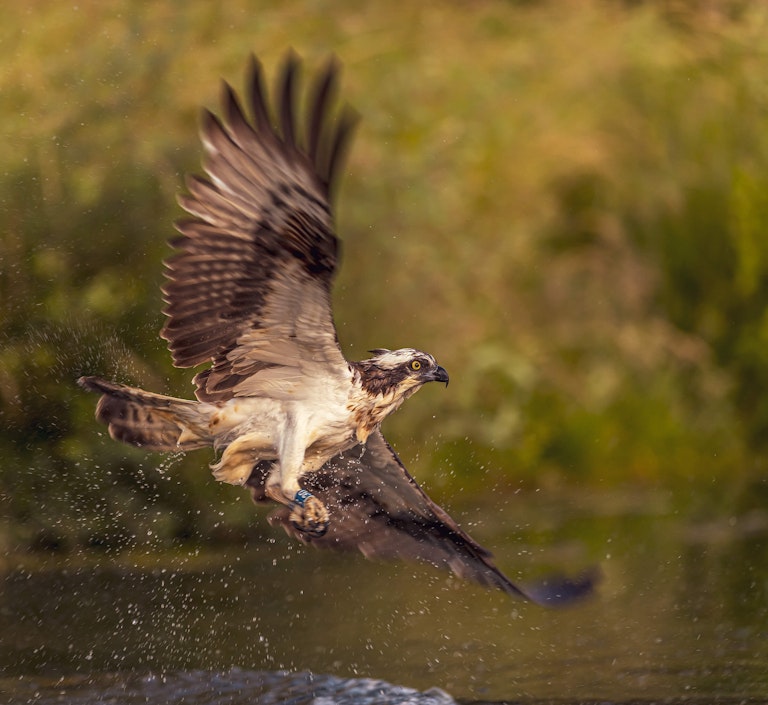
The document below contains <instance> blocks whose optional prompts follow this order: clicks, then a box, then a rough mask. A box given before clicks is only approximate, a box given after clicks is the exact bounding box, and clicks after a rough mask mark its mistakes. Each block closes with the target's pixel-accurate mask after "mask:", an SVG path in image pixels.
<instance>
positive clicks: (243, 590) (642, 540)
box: [0, 493, 768, 705]
mask: <svg viewBox="0 0 768 705" xmlns="http://www.w3.org/2000/svg"><path fill="white" fill-rule="evenodd" d="M491 516H493V517H494V518H495V519H496V521H495V522H494V523H493V525H491V524H490V522H489V517H491ZM462 519H463V523H464V524H465V525H467V524H473V525H474V526H472V527H471V529H472V532H473V533H474V534H475V535H476V536H477V538H479V539H482V541H483V542H485V543H486V544H488V545H489V546H491V547H492V548H494V549H495V552H496V555H497V558H498V562H499V563H500V564H501V566H502V567H503V568H504V569H505V570H507V571H508V572H509V573H510V574H511V575H512V576H514V577H520V576H521V575H524V576H527V577H533V576H535V575H536V574H541V573H543V572H546V571H547V570H548V569H549V568H551V567H553V566H558V567H564V568H567V569H569V570H576V569H578V568H579V567H582V566H584V565H587V564H590V563H594V562H598V563H599V564H600V566H601V568H602V570H603V573H604V581H603V584H602V586H601V591H600V594H599V595H598V596H597V597H596V598H595V599H594V600H591V601H590V602H588V603H585V604H582V605H579V606H577V607H574V608H571V609H566V610H546V609H542V608H540V607H536V606H532V605H528V604H524V603H521V602H515V601H512V600H511V599H510V598H509V597H507V596H505V595H502V594H496V593H493V592H487V591H485V590H483V589H482V588H477V587H474V586H472V585H467V584H464V583H460V582H458V581H455V580H453V579H450V578H446V577H445V576H444V575H443V574H441V573H438V572H435V571H432V570H431V569H428V568H421V567H418V566H411V565H403V564H376V563H371V562H368V561H365V560H364V559H362V558H361V557H357V556H334V555H330V554H327V553H320V552H317V551H314V550H313V549H309V548H305V547H302V546H298V545H294V544H291V543H290V542H289V541H288V540H287V539H284V538H283V537H282V536H281V535H280V533H278V532H275V533H274V534H272V535H271V538H270V539H268V540H267V541H264V542H261V543H254V544H253V545H250V546H244V547H239V548H233V549H228V550H226V551H217V552H207V553H200V552H198V551H196V550H194V549H191V548H187V549H182V550H180V551H179V552H177V553H174V554H163V555H138V554H131V555H121V556H115V557H110V556H105V555H101V556H98V555H97V556H94V555H87V556H79V557H74V556H69V557H55V556H43V557H37V558H34V559H32V558H30V559H25V560H23V561H21V562H19V563H18V564H12V565H9V566H8V569H7V570H6V571H5V573H4V575H3V580H2V583H0V668H1V669H2V676H1V677H0V701H2V702H14V703H16V702H20V703H25V702H39V703H54V702H61V703H77V704H78V705H81V704H84V703H96V702H99V703H119V704H121V705H122V704H123V703H125V704H127V703H176V702H178V703H181V702H184V703H190V704H192V705H200V704H202V703H245V702H249V703H253V702H259V703H296V704H300V703H315V705H330V703H347V702H356V703H390V702H391V703H425V704H427V703H428V704H429V705H432V704H433V703H450V702H452V700H451V698H455V699H456V700H457V701H460V702H467V701H507V702H518V703H543V702H558V703H591V702H621V703H630V702H645V703H649V702H688V703H705V702H722V703H731V702H768V638H766V637H768V514H765V513H763V512H762V511H756V510H752V511H750V512H746V513H743V514H739V513H734V514H725V515H723V516H721V517H710V516H705V518H704V519H702V518H698V519H694V518H692V517H691V515H690V514H687V515H682V516H681V515H680V514H679V512H678V511H677V510H675V509H674V506H673V503H671V502H670V501H669V500H668V498H665V497H662V496H658V495H654V494H646V495H639V494H636V493H635V494H631V495H619V494H615V495H606V496H603V497H595V496H590V497H582V498H580V499H579V498H573V497H570V498H568V499H563V498H556V499H552V498H548V497H546V496H544V495H541V496H533V497H531V496H529V497H525V498H522V497H520V498H512V499H510V500H509V501H508V502H507V504H506V505H504V506H501V507H492V508H490V507H489V508H486V510H485V511H479V510H478V511H476V512H474V513H466V512H465V513H464V516H463V517H462ZM389 684H394V685H389ZM433 688H438V689H439V690H430V689H433ZM447 693H449V694H450V696H448V695H447ZM2 698H5V700H2Z"/></svg>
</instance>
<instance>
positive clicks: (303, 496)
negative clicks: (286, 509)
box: [293, 490, 312, 507]
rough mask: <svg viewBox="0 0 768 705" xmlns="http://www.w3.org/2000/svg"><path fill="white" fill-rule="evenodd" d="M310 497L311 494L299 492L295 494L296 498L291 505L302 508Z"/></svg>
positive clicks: (303, 491)
mask: <svg viewBox="0 0 768 705" xmlns="http://www.w3.org/2000/svg"><path fill="white" fill-rule="evenodd" d="M310 497H312V493H311V492H307V491H306V490H299V491H298V492H297V493H296V496H295V497H294V498H293V503H294V504H298V505H299V506H300V507H303V506H304V502H306V501H307V500H308V499H309V498H310Z"/></svg>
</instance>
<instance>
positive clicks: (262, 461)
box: [79, 53, 592, 603]
mask: <svg viewBox="0 0 768 705" xmlns="http://www.w3.org/2000/svg"><path fill="white" fill-rule="evenodd" d="M298 69H299V60H298V58H297V57H296V55H295V54H293V53H289V54H288V56H287V58H286V60H285V62H284V64H283V67H282V70H281V72H280V76H279V78H278V81H277V86H276V88H277V93H276V96H277V99H276V103H277V107H276V111H275V113H276V114H275V115H273V114H272V111H271V109H270V106H269V104H268V101H267V98H266V94H265V90H264V87H263V79H262V69H261V66H260V64H259V63H258V61H257V60H256V59H255V57H251V61H250V66H249V71H248V79H247V91H246V103H247V105H248V107H249V108H250V117H246V112H245V111H244V110H243V108H242V107H241V103H240V100H239V99H238V97H237V96H236V95H235V92H234V91H233V90H232V88H231V87H230V86H229V85H228V84H227V83H223V84H222V109H223V118H222V119H219V118H218V117H216V116H215V115H213V114H212V113H211V112H209V111H204V112H203V116H202V127H201V136H202V142H203V146H204V151H205V158H204V164H203V165H204V169H205V171H206V172H207V176H208V178H207V179H206V178H201V177H197V176H192V177H189V178H188V179H187V181H186V185H187V189H188V194H186V195H182V196H181V197H180V199H179V201H180V204H181V206H182V207H183V208H184V209H185V210H186V211H187V212H188V213H189V215H190V216H191V217H189V218H187V219H184V220H181V221H179V222H178V223H177V224H176V228H177V230H178V231H179V232H180V233H181V236H180V237H178V238H177V239H176V240H174V241H173V242H172V245H173V247H174V248H175V254H173V255H172V256H171V257H169V258H168V259H167V260H166V261H165V267H166V271H165V275H166V278H167V283H166V284H165V286H164V288H163V293H164V297H165V298H164V300H165V302H166V304H167V305H166V307H165V309H164V313H165V314H166V315H167V317H168V320H167V321H166V323H165V326H164V328H163V330H162V332H161V335H162V337H163V338H165V339H166V340H167V341H168V347H169V349H170V351H171V354H172V356H173V362H174V364H175V365H176V366H177V367H185V368H189V367H197V366H199V365H202V364H206V363H207V364H208V365H209V366H208V367H207V368H206V369H204V370H203V371H201V372H199V373H198V374H197V375H196V377H195V378H194V383H195V386H196V390H195V396H196V398H197V399H196V400H195V401H192V400H185V399H176V398H173V397H169V396H164V395H160V394H154V393H152V392H146V391H143V390H141V389H137V388H134V387H128V386H125V385H122V384H116V383H114V382H108V381H105V380H103V379H99V378H97V377H82V378H81V379H80V380H79V383H80V385H81V386H83V387H84V388H86V389H89V390H91V391H95V392H99V393H100V394H101V395H102V396H101V399H100V400H99V403H98V406H97V410H96V417H97V419H99V420H100V421H103V422H104V423H106V424H108V426H109V432H110V435H111V436H112V438H114V439H117V440H120V441H124V442H126V443H130V444H132V445H135V446H140V447H142V448H146V449H149V450H154V451H188V450H193V449H196V448H204V447H213V448H214V449H215V450H216V451H217V452H220V453H221V456H220V458H219V459H218V461H217V462H215V463H214V464H213V465H211V468H212V470H213V475H214V477H215V478H216V479H217V480H220V481H222V482H227V483H231V484H233V485H242V486H245V487H248V488H249V489H250V490H251V492H252V495H253V498H254V500H256V501H271V502H276V503H278V505H280V506H279V508H278V509H277V511H276V512H275V513H274V514H273V515H272V517H271V521H272V522H274V523H277V524H279V525H282V526H283V527H284V528H285V529H286V531H287V532H288V533H290V534H293V535H295V536H296V537H297V538H299V539H301V540H303V541H305V542H309V543H314V544H316V545H318V546H326V547H331V548H337V549H346V548H357V549H359V550H360V551H362V552H363V553H364V554H365V555H367V556H371V557H377V556H378V557H400V558H415V559H420V560H424V561H427V562H430V563H432V564H435V565H437V566H440V567H444V568H448V569H450V570H451V571H453V572H454V573H455V574H457V575H459V576H462V577H464V578H468V579H471V580H474V581H476V582H479V583H481V584H484V585H487V586H492V587H496V588H500V589H502V590H504V591H506V592H508V593H512V594H516V595H523V596H526V597H529V598H530V599H533V600H535V601H538V602H545V603H548V602H557V601H563V600H568V599H572V598H574V597H578V596H580V595H582V594H585V593H587V592H589V590H590V589H591V584H592V580H591V578H590V577H589V576H583V577H582V578H580V579H577V580H574V581H569V580H555V581H545V582H544V583H541V584H539V585H538V586H534V587H529V588H523V587H520V586H517V585H515V584H513V583H512V582H511V581H510V580H509V579H508V578H506V577H505V576H504V575H503V574H502V573H501V572H500V571H499V570H498V569H497V568H496V567H495V565H494V564H493V563H492V561H491V558H490V554H489V553H488V552H487V551H486V550H485V549H484V548H482V547H481V546H480V545H478V544H477V543H476V542H475V541H473V540H472V539H471V538H470V537H469V536H468V535H467V534H466V533H465V532H464V531H463V530H462V529H460V528H459V526H458V525H457V524H456V522H454V521H453V520H452V519H451V517H450V516H448V514H447V513H446V512H445V511H443V510H442V509H441V508H440V507H439V506H437V505H436V504H435V503H434V502H432V501H431V500H430V499H429V497H427V495H426V494H425V493H424V492H423V491H422V490H421V488H420V487H419V486H418V484H416V482H415V481H414V480H413V478H412V477H411V476H410V475H409V474H408V472H407V471H406V470H405V467H404V466H403V465H402V463H401V462H400V460H399V459H398V457H397V456H396V455H395V453H394V452H393V450H392V449H391V448H390V446H389V445H388V444H387V442H386V441H385V440H384V438H383V436H382V435H381V431H380V430H379V427H380V425H381V423H382V421H383V420H384V419H385V418H386V417H387V416H388V415H389V414H391V413H392V412H393V411H395V410H396V409H397V408H398V407H399V406H400V405H401V404H402V403H403V402H404V401H405V400H406V399H407V398H408V397H410V396H411V395H412V394H414V393H415V392H416V391H418V390H419V389H420V388H421V387H422V386H423V385H424V384H426V383H427V382H443V383H445V384H446V385H447V384H448V373H447V372H446V371H445V369H443V368H442V367H441V366H440V365H439V364H438V363H437V362H436V361H435V358H434V357H433V356H432V355H429V354H428V353H425V352H422V351H420V350H415V349H412V348H405V349H401V350H386V349H376V350H372V351H371V355H372V356H371V357H370V358H368V359H365V360H362V361H360V362H351V361H348V360H347V359H345V357H344V355H343V354H342V352H341V349H340V346H339V342H338V338H337V334H336V329H335V327H334V323H333V316H332V312H331V284H332V280H333V277H334V274H335V272H336V269H337V265H338V249H339V245H338V240H337V238H336V235H335V234H334V230H333V218H332V212H331V207H330V197H331V193H332V191H333V187H334V184H335V178H336V175H337V173H338V169H339V164H340V158H341V156H342V155H343V153H344V150H345V147H346V145H347V143H348V140H349V137H350V134H351V132H352V130H353V128H354V125H355V123H356V117H355V115H354V113H353V112H352V111H351V110H350V109H348V108H343V109H341V110H338V111H334V110H333V104H334V100H333V94H334V88H335V84H336V79H337V75H338V69H339V67H338V64H337V63H336V62H335V61H334V60H330V61H328V62H327V64H326V65H325V67H324V69H323V70H322V71H321V72H320V73H319V74H318V77H317V78H316V80H315V81H314V83H312V85H311V86H310V88H309V90H308V91H307V95H306V99H305V119H304V121H303V122H304V127H303V130H301V131H299V126H298V125H297V120H296V112H297V110H296V96H295V93H296V83H297V73H298Z"/></svg>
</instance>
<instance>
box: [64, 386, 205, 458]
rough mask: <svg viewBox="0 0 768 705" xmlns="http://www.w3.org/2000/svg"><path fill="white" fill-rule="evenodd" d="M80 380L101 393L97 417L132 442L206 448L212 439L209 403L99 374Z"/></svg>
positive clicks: (118, 436) (169, 448) (151, 446)
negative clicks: (125, 382)
mask: <svg viewBox="0 0 768 705" xmlns="http://www.w3.org/2000/svg"><path fill="white" fill-rule="evenodd" d="M77 383H78V384H79V385H80V386H81V387H83V389H87V390H89V391H91V392H98V393H100V394H101V395H102V396H101V399H99V403H98V405H97V407H96V418H97V419H98V420H99V421H102V422H103V423H105V424H107V425H108V426H109V435H110V436H112V438H114V439H115V440H118V441H122V442H123V443H129V444H130V445H134V446H139V447H141V448H147V449H149V450H157V451H178V450H193V449H195V448H205V447H206V446H210V445H211V443H212V440H213V439H212V437H211V435H210V431H209V430H208V417H209V415H210V409H208V406H209V405H207V404H201V403H200V402H197V401H190V400H187V399H176V398H174V397H167V396H164V395H162V394H154V393H152V392H145V391H144V390H143V389H137V388H135V387H128V386H126V385H124V384H117V383H115V382H107V381H105V380H103V379H100V378H98V377H81V378H80V379H78V380H77Z"/></svg>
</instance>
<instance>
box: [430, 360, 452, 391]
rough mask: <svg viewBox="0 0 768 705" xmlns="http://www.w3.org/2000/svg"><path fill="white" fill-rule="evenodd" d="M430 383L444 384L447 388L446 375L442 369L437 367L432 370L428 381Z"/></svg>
mask: <svg viewBox="0 0 768 705" xmlns="http://www.w3.org/2000/svg"><path fill="white" fill-rule="evenodd" d="M429 381H430V382H445V386H446V387H447V386H448V373H447V372H446V371H445V368H444V367H440V366H439V365H438V366H437V367H435V369H434V370H432V374H431V376H430V379H429Z"/></svg>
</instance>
